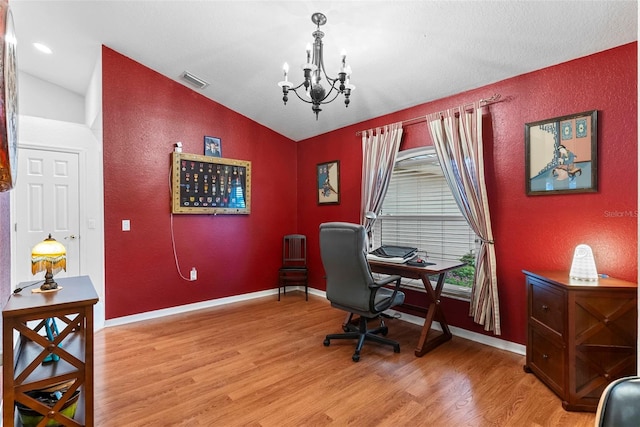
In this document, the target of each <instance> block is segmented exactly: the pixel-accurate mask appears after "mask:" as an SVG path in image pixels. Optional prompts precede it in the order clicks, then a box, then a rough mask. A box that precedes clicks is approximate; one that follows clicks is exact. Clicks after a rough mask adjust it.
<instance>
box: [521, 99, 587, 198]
mask: <svg viewBox="0 0 640 427" xmlns="http://www.w3.org/2000/svg"><path fill="white" fill-rule="evenodd" d="M597 121H598V111H597V110H592V111H585V112H583V113H578V114H571V115H568V116H562V117H556V118H553V119H547V120H541V121H538V122H533V123H526V124H525V136H524V141H525V182H526V191H527V195H544V194H547V195H548V194H570V193H587V192H596V191H598V126H597Z"/></svg>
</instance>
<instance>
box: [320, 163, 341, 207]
mask: <svg viewBox="0 0 640 427" xmlns="http://www.w3.org/2000/svg"><path fill="white" fill-rule="evenodd" d="M316 173H317V176H318V204H319V205H337V204H339V203H340V161H339V160H334V161H332V162H327V163H318V165H317V166H316Z"/></svg>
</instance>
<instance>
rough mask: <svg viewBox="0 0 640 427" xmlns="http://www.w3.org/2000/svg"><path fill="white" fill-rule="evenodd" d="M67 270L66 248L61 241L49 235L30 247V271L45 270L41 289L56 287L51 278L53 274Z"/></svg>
mask: <svg viewBox="0 0 640 427" xmlns="http://www.w3.org/2000/svg"><path fill="white" fill-rule="evenodd" d="M60 270H64V271H67V250H66V249H65V247H64V245H62V243H59V242H57V241H56V239H54V238H53V237H51V234H49V237H47V238H46V239H44V240H43V241H42V242H40V243H38V244H37V245H35V246H34V247H33V249H31V273H32V274H37V273H41V272H43V271H46V273H45V275H44V283H43V284H42V285H41V286H40V289H41V290H43V291H49V290H52V289H57V288H58V284H57V283H56V282H55V281H54V280H53V275H54V274H57V273H59V272H60Z"/></svg>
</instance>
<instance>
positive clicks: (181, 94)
mask: <svg viewBox="0 0 640 427" xmlns="http://www.w3.org/2000/svg"><path fill="white" fill-rule="evenodd" d="M103 79H104V81H103V106H104V204H105V295H106V318H107V319H111V318H114V317H120V316H126V315H131V314H137V313H142V312H145V311H150V310H158V309H162V308H167V307H173V306H178V305H182V304H189V303H194V302H199V301H205V300H209V299H216V298H221V297H227V296H232V295H240V294H244V293H248V292H255V291H259V290H264V289H273V288H275V287H276V283H277V271H278V268H279V267H280V262H281V256H282V255H281V247H282V236H283V235H284V234H287V233H292V232H296V184H295V183H296V173H297V170H296V157H295V156H296V146H295V143H294V142H293V141H291V140H289V139H287V138H285V137H283V136H282V135H279V134H276V133H274V132H272V131H270V130H269V129H267V128H265V127H263V126H261V125H259V124H257V123H255V122H253V121H251V120H249V119H247V118H245V117H244V116H241V115H239V114H237V113H235V112H233V111H231V110H229V109H227V108H225V107H223V106H221V105H219V104H216V103H215V102H212V101H210V100H208V99H206V98H205V97H203V96H201V95H199V94H198V93H196V92H194V91H192V90H190V89H188V88H186V87H184V86H183V85H181V84H179V83H176V82H174V81H172V80H169V79H167V78H165V77H163V76H161V75H160V74H158V73H156V72H154V71H152V70H150V69H149V68H146V67H144V66H142V65H141V64H139V63H136V62H134V61H132V60H130V59H128V58H126V57H124V56H122V55H120V54H118V53H117V52H115V51H113V50H111V49H109V48H104V49H103ZM205 135H208V136H215V137H219V138H221V139H222V155H223V156H224V157H226V158H231V159H238V160H249V161H251V162H252V180H251V213H250V214H249V215H216V216H214V215H192V214H186V215H185V214H182V215H175V216H174V218H173V227H174V230H175V242H176V249H177V254H178V259H179V261H180V267H181V271H182V274H183V275H186V276H187V277H188V276H189V270H190V269H191V267H196V268H197V270H198V280H197V281H195V282H189V281H184V280H182V279H181V278H180V276H179V275H178V272H177V270H176V266H175V261H174V253H173V250H172V245H171V215H170V212H171V202H170V201H171V196H170V193H169V183H170V165H171V152H172V151H173V145H174V143H175V142H177V141H181V142H182V143H183V152H184V153H193V154H200V155H202V154H204V148H203V147H204V145H203V140H204V136H205ZM123 219H129V220H130V221H131V231H129V232H123V231H121V223H122V220H123Z"/></svg>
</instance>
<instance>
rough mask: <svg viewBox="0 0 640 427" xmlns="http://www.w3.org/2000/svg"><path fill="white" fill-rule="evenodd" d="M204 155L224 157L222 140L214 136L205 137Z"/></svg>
mask: <svg viewBox="0 0 640 427" xmlns="http://www.w3.org/2000/svg"><path fill="white" fill-rule="evenodd" d="M204 155H205V156H211V157H222V141H221V140H220V138H216V137H213V136H205V137H204Z"/></svg>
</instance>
